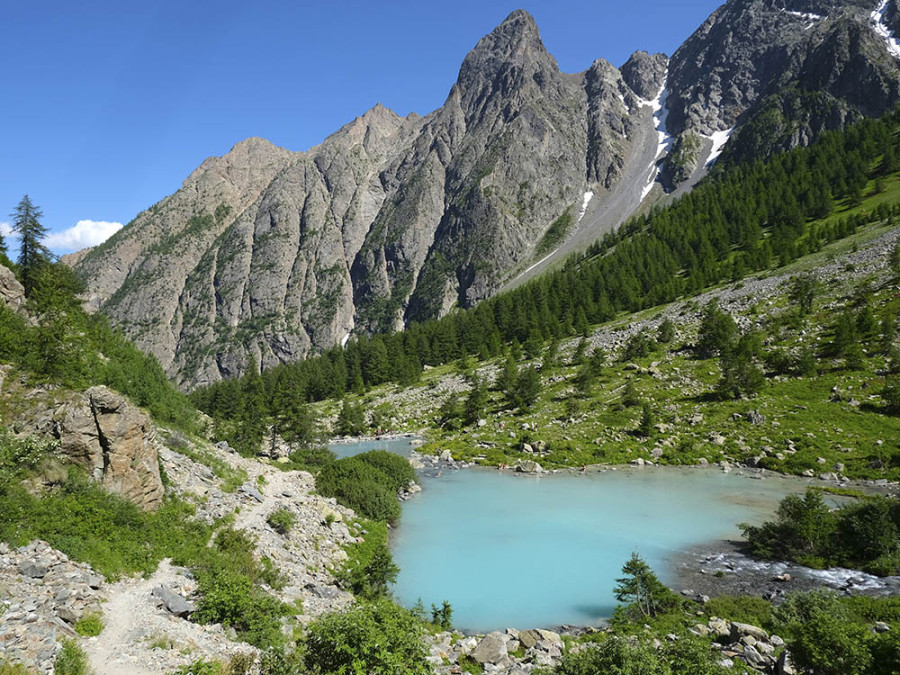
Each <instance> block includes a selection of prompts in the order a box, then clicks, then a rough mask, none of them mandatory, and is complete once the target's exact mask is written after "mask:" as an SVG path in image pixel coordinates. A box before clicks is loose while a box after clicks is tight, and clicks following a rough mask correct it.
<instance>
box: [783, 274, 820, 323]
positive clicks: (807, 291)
mask: <svg viewBox="0 0 900 675" xmlns="http://www.w3.org/2000/svg"><path fill="white" fill-rule="evenodd" d="M818 286H819V282H818V281H816V278H815V277H814V276H813V275H812V274H810V273H809V272H805V273H803V274H798V275H797V276H795V277H792V278H791V285H790V289H789V291H788V298H790V301H791V302H792V303H794V304H795V305H797V309H798V310H799V312H800V316H806V315H807V314H809V313H810V312H811V311H812V308H813V300H815V297H816V290H817V289H818Z"/></svg>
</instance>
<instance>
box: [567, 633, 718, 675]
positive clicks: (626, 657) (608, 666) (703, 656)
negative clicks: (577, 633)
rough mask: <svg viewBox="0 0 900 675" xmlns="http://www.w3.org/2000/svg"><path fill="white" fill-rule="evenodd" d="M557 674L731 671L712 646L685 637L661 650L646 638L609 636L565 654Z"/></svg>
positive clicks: (695, 674) (660, 674)
mask: <svg viewBox="0 0 900 675" xmlns="http://www.w3.org/2000/svg"><path fill="white" fill-rule="evenodd" d="M552 672H553V673H555V674H556V675H597V674H598V673H615V675H687V674H688V673H690V675H719V674H720V673H726V672H728V671H727V670H725V669H724V668H722V667H721V666H719V665H717V664H716V663H715V662H714V661H713V657H712V653H711V651H710V649H709V646H708V645H707V644H706V643H704V642H703V641H701V640H693V639H689V638H687V637H683V638H681V639H680V640H678V641H677V642H675V643H671V644H666V645H664V646H663V647H662V648H661V649H660V650H659V651H657V650H655V649H653V648H652V647H651V646H650V645H648V644H647V643H645V642H636V641H632V640H629V639H626V638H619V637H610V638H608V639H606V640H604V641H603V642H601V643H600V644H599V645H597V646H596V647H591V648H589V649H585V650H583V651H580V652H577V653H574V654H571V653H570V654H566V655H565V656H563V658H562V661H561V662H560V664H559V665H558V666H557V667H556V668H555V669H554V670H553V671H552Z"/></svg>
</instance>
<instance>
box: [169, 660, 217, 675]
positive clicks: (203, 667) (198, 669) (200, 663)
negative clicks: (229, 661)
mask: <svg viewBox="0 0 900 675" xmlns="http://www.w3.org/2000/svg"><path fill="white" fill-rule="evenodd" d="M170 675H228V669H227V668H226V667H225V665H224V664H223V663H221V662H220V661H207V660H206V659H197V660H196V661H194V662H193V663H189V664H187V665H186V666H181V668H177V669H176V670H173V671H172V672H171V674H170Z"/></svg>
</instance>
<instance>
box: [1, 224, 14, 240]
mask: <svg viewBox="0 0 900 675" xmlns="http://www.w3.org/2000/svg"><path fill="white" fill-rule="evenodd" d="M0 236H3V237H15V236H16V235H15V234H13V231H12V225H10V224H9V223H0Z"/></svg>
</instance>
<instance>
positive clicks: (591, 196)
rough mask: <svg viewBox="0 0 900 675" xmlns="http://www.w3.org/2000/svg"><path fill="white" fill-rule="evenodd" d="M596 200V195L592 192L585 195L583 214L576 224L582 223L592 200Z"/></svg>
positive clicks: (582, 203)
mask: <svg viewBox="0 0 900 675" xmlns="http://www.w3.org/2000/svg"><path fill="white" fill-rule="evenodd" d="M593 198H594V193H593V191H591V190H588V191H587V192H585V193H584V198H583V199H582V201H581V212H580V213H579V214H578V220H576V221H575V222H576V223H580V222H581V219H582V218H584V214H585V212H586V211H587V207H588V204H590V203H591V200H592V199H593Z"/></svg>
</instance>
